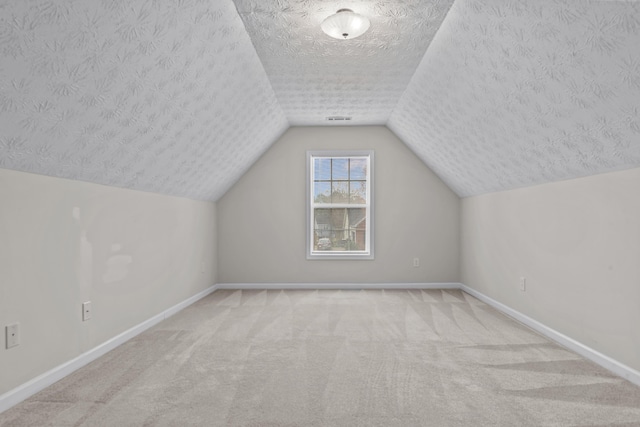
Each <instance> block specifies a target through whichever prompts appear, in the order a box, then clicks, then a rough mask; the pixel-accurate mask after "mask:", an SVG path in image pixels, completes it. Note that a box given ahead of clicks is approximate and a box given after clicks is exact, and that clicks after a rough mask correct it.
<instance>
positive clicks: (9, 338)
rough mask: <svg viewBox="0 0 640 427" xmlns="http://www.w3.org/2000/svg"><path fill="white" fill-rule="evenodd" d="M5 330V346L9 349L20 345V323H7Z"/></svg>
mask: <svg viewBox="0 0 640 427" xmlns="http://www.w3.org/2000/svg"><path fill="white" fill-rule="evenodd" d="M5 331H6V344H7V345H6V347H7V349H10V348H12V347H16V346H19V345H20V323H17V322H16V323H12V324H11V325H7V327H6V328H5Z"/></svg>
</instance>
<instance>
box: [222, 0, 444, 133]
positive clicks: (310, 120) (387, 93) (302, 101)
mask: <svg viewBox="0 0 640 427" xmlns="http://www.w3.org/2000/svg"><path fill="white" fill-rule="evenodd" d="M235 2H236V5H237V8H238V12H239V13H240V16H241V17H242V20H243V21H244V23H245V27H246V28H247V31H248V33H249V35H250V36H251V39H252V41H253V44H254V46H255V47H256V51H257V52H258V55H259V56H260V59H261V60H262V63H263V65H264V68H265V70H266V72H267V74H268V75H269V79H270V80H271V85H272V86H273V89H274V91H275V93H276V96H277V97H278V101H279V102H280V105H281V106H282V109H283V110H284V112H285V114H286V115H287V118H288V119H289V123H290V124H291V125H323V124H326V123H327V121H326V117H327V116H349V117H352V120H351V121H350V122H349V123H350V124H354V125H358V124H385V123H386V122H387V119H388V118H389V115H390V114H391V111H392V110H393V107H394V106H395V105H396V103H397V102H398V99H399V98H400V96H401V95H402V93H403V92H404V90H405V88H406V87H407V84H408V83H409V80H410V79H411V76H412V75H413V73H414V72H415V70H416V67H417V66H418V64H419V63H420V60H421V59H422V57H423V56H424V53H425V51H426V49H427V47H428V46H429V43H430V42H431V39H432V38H433V36H434V35H435V34H436V32H437V30H438V28H439V27H440V24H441V23H442V20H443V19H444V18H445V16H446V14H447V11H448V10H449V8H450V7H451V4H452V3H453V0H404V1H400V0H376V1H370V0H369V1H367V0H352V1H347V2H344V1H317V0H278V1H261V0H235ZM343 7H348V8H350V9H352V10H353V11H354V12H356V13H360V14H363V15H365V16H367V17H368V18H369V19H370V20H371V28H370V29H369V31H368V32H367V33H365V34H364V35H362V36H360V37H358V38H356V39H352V40H336V39H333V38H331V37H329V36H328V35H326V34H324V33H323V32H322V30H321V29H320V23H321V22H322V21H323V20H324V19H325V18H326V17H327V16H329V15H332V14H334V13H335V12H336V11H337V10H338V9H341V8H343Z"/></svg>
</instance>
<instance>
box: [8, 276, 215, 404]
mask: <svg viewBox="0 0 640 427" xmlns="http://www.w3.org/2000/svg"><path fill="white" fill-rule="evenodd" d="M216 289H218V286H217V285H213V286H211V287H209V288H207V289H205V290H204V291H201V292H198V293H197V294H195V295H194V296H192V297H190V298H187V299H186V300H184V301H182V302H179V303H178V304H176V305H174V306H172V307H169V308H168V309H166V310H164V311H163V312H161V313H159V314H156V315H155V316H153V317H151V318H150V319H147V320H145V321H144V322H142V323H139V324H138V325H136V326H134V327H132V328H130V329H128V330H126V331H124V332H122V333H121V334H119V335H116V336H115V337H113V338H111V339H110V340H108V341H105V342H103V343H102V344H100V345H98V346H97V347H94V348H92V349H91V350H89V351H86V352H84V353H82V354H81V355H79V356H78V357H76V358H74V359H71V360H69V361H68V362H65V363H63V364H62V365H59V366H56V367H55V368H53V369H51V370H49V371H47V372H45V373H43V374H41V375H38V376H37V377H35V378H33V379H31V380H29V381H27V382H26V383H24V384H22V385H20V386H18V387H16V388H14V389H13V390H9V391H8V392H6V393H4V394H2V395H0V413H2V412H4V411H6V410H7V409H9V408H11V407H12V406H14V405H17V404H18V403H20V402H22V401H23V400H25V399H27V398H29V397H31V396H33V395H34V394H36V393H37V392H39V391H41V390H43V389H45V388H47V387H49V386H50V385H52V384H53V383H55V382H56V381H59V380H61V379H62V378H64V377H66V376H67V375H69V374H71V373H72V372H74V371H76V370H78V369H80V368H82V367H83V366H85V365H87V364H88V363H90V362H93V361H94V360H96V359H97V358H98V357H100V356H102V355H104V354H106V353H107V352H109V351H111V350H113V349H114V348H116V347H118V346H119V345H121V344H123V343H124V342H126V341H128V340H130V339H131V338H133V337H135V336H136V335H138V334H140V333H142V332H144V331H146V330H147V329H149V328H150V327H152V326H154V325H156V324H158V323H160V322H161V321H163V320H165V319H167V318H169V317H171V316H173V315H174V314H176V313H177V312H179V311H180V310H182V309H184V308H185V307H187V306H189V305H191V304H193V303H194V302H196V301H198V300H199V299H201V298H204V297H206V296H207V295H209V294H210V293H212V292H214V291H215V290H216Z"/></svg>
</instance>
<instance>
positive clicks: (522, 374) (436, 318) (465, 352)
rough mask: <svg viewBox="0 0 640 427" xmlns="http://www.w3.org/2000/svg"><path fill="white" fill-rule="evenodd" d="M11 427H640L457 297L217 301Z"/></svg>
mask: <svg viewBox="0 0 640 427" xmlns="http://www.w3.org/2000/svg"><path fill="white" fill-rule="evenodd" d="M0 425H2V426H45V425H53V426H156V425H159V426H161V425H168V426H169V425H170V426H183V425H202V426H219V425H233V426H236V425H237V426H370V425H372V426H418V425H419V426H605V425H606V426H640V388H638V387H636V386H634V385H632V384H631V383H628V382H626V381H624V380H622V379H620V378H618V377H616V376H614V375H612V374H610V373H609V372H607V371H605V370H603V369H601V368H599V367H598V366H596V365H594V364H593V363H591V362H588V361H586V360H584V359H583V358H581V357H579V356H577V355H576V354H574V353H572V352H570V351H568V350H565V349H563V348H561V347H559V346H558V345H556V344H554V343H552V342H550V341H549V340H547V339H545V338H543V337H541V336H539V335H537V334H536V333H534V332H532V331H531V330H529V329H527V328H526V327H524V326H522V325H520V324H518V323H517V322H515V321H513V320H511V319H509V318H507V317H505V316H503V315H501V314H500V313H498V312H496V311H495V310H494V309H492V308H490V307H489V306H487V305H485V304H484V303H482V302H480V301H478V300H476V299H474V298H473V297H471V296H469V295H467V294H465V293H462V292H460V291H439V290H437V291H420V290H394V291H386V290H385V291H382V290H366V291H365V290H360V291H327V290H325V291H306V290H299V291H280V290H278V291H217V292H215V293H214V294H212V295H210V296H209V297H207V298H205V299H203V300H201V301H199V302H198V303H196V304H194V305H193V306H191V307H189V308H187V309H186V310H184V311H182V312H180V313H178V314H177V315H175V316H174V317H172V318H170V319H168V320H166V321H164V322H162V323H161V324H159V325H157V326H156V327H154V328H152V329H150V330H149V331H147V332H145V333H143V334H141V335H139V336H138V337H136V338H134V339H133V340H131V341H129V342H127V343H125V344H124V345H122V346H121V347H119V348H117V349H115V350H114V351H112V352H110V353H108V354H107V355H105V356H104V357H102V358H100V359H99V360H97V361H95V362H94V363H92V364H90V365H88V366H86V367H85V368H83V369H81V370H79V371H77V372H76V373H74V374H72V375H70V376H69V377H67V378H65V379H63V380H62V381H59V382H58V383H56V384H54V385H53V386H51V387H49V388H48V389H46V390H44V391H42V392H40V393H38V394H37V395H35V396H33V397H32V398H30V399H29V400H27V401H25V402H23V403H21V404H20V405H18V406H15V407H14V408H12V409H10V410H8V411H6V412H5V413H3V414H0Z"/></svg>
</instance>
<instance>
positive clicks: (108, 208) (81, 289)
mask: <svg viewBox="0 0 640 427" xmlns="http://www.w3.org/2000/svg"><path fill="white" fill-rule="evenodd" d="M215 227H216V206H215V204H213V203H207V202H196V201H192V200H187V199H181V198H176V197H169V196H161V195H157V194H151V193H144V192H140V191H133V190H123V189H118V188H113V187H105V186H101V185H96V184H89V183H84V182H79V181H69V180H64V179H59V178H51V177H45V176H40V175H32V174H27V173H22V172H15V171H9V170H2V169H0V326H2V329H3V330H2V337H3V342H2V346H1V347H0V367H1V368H0V394H2V393H4V392H6V391H8V390H11V389H13V388H14V387H16V386H18V385H20V384H22V383H25V382H26V381H28V380H30V379H32V378H34V377H36V376H37V375H39V374H42V373H44V372H46V371H47V370H49V369H52V368H54V367H56V366H58V365H60V364H62V363H64V362H67V361H69V360H71V359H73V358H74V357H76V356H78V355H80V354H81V353H83V352H86V351H88V350H90V349H92V348H94V347H96V346H97V345H99V344H101V343H103V342H105V341H107V340H109V339H110V338H112V337H114V336H116V335H118V334H120V333H122V332H124V331H125V330H127V329H129V328H131V327H133V326H135V325H137V324H139V323H140V322H143V321H145V320H147V319H149V318H151V317H153V316H154V315H156V314H158V313H160V312H162V311H163V310H165V309H167V308H169V307H171V306H173V305H175V304H177V303H179V302H181V301H184V300H185V299H187V298H189V297H191V296H193V295H194V294H196V293H198V292H200V291H202V290H204V289H206V288H207V287H209V286H211V285H213V284H214V283H215V281H216V269H217V267H216V229H215ZM87 300H91V301H92V304H93V318H92V319H91V320H89V321H87V322H82V317H81V304H82V302H84V301H87ZM13 322H20V325H21V329H22V344H21V345H20V346H18V347H14V348H11V349H5V348H4V326H5V325H7V324H10V323H13Z"/></svg>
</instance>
